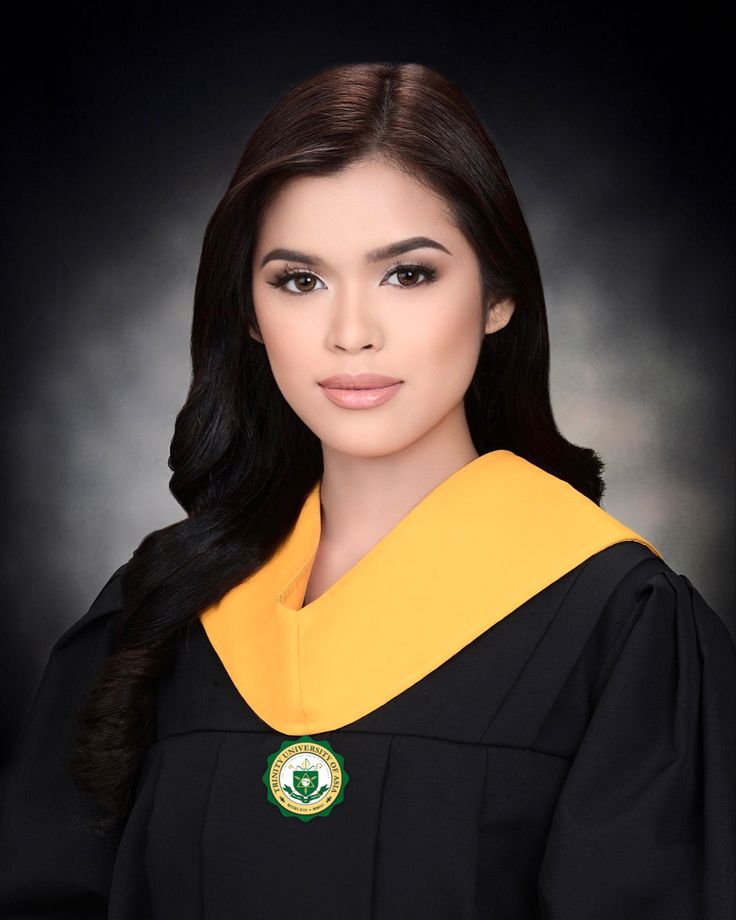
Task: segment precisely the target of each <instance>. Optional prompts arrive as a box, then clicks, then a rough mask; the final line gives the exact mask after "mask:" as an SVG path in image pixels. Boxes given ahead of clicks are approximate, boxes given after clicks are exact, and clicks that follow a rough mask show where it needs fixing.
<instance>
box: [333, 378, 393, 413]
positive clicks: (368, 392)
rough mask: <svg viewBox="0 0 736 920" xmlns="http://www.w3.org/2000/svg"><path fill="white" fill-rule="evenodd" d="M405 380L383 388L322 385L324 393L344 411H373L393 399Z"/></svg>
mask: <svg viewBox="0 0 736 920" xmlns="http://www.w3.org/2000/svg"><path fill="white" fill-rule="evenodd" d="M402 383H403V380H397V381H396V382H395V383H390V384H383V385H381V386H370V387H367V386H355V385H352V386H325V385H324V384H320V387H321V388H322V391H323V393H324V394H325V396H326V397H327V398H328V399H329V400H330V402H332V403H334V404H335V405H336V406H342V407H343V408H344V409H371V408H372V407H373V406H380V405H382V404H383V403H385V402H388V400H389V399H392V398H393V397H394V396H395V394H396V393H397V392H398V390H399V388H400V387H401V384H402Z"/></svg>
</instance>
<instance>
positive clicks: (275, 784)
mask: <svg viewBox="0 0 736 920" xmlns="http://www.w3.org/2000/svg"><path fill="white" fill-rule="evenodd" d="M261 779H262V780H263V782H264V784H265V786H266V789H267V790H268V801H269V802H272V803H273V804H274V805H276V806H277V807H278V809H279V811H280V812H281V814H282V815H284V816H285V817H287V818H299V819H300V820H301V821H311V820H312V818H317V817H320V818H326V817H327V815H329V813H330V812H331V811H332V809H333V807H334V806H335V805H337V804H338V803H340V802H342V800H343V792H344V789H345V786H347V784H348V780H349V779H350V777H349V776H348V774H347V773H346V772H345V766H344V763H343V758H342V756H341V755H340V754H338V753H337V752H336V751H334V750H333V748H332V745H331V744H330V742H329V741H315V740H314V738H310V737H309V735H302V737H301V738H297V739H296V741H288V740H287V741H283V742H282V743H281V747H280V748H279V749H278V751H274V753H273V754H269V755H268V760H267V766H266V770H265V772H264V773H263V774H262V776H261Z"/></svg>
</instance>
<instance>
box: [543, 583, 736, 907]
mask: <svg viewBox="0 0 736 920" xmlns="http://www.w3.org/2000/svg"><path fill="white" fill-rule="evenodd" d="M623 633H624V634H625V635H624V636H622V640H621V642H620V643H617V650H615V651H614V653H613V656H612V657H613V658H614V659H615V660H613V661H611V662H609V663H608V667H607V666H606V665H605V664H604V669H606V667H607V671H608V676H607V677H604V682H603V685H602V690H601V691H600V695H599V696H598V698H597V702H596V703H594V707H593V712H592V715H591V717H590V721H589V723H588V725H587V728H586V732H585V734H584V736H583V740H582V742H581V744H580V746H579V748H578V750H577V752H576V755H575V758H574V760H573V762H572V765H571V768H570V771H569V773H568V775H567V778H566V781H565V784H564V786H563V788H562V792H561V794H560V797H559V799H558V802H557V807H556V810H555V813H554V816H553V820H552V824H551V827H550V833H549V836H548V839H547V843H546V849H545V852H544V858H543V861H542V865H541V869H540V874H539V878H538V896H539V906H540V914H541V916H542V917H543V918H544V920H614V918H615V920H624V918H625V920H634V918H636V920H734V917H736V647H735V646H734V642H733V640H732V638H731V634H730V632H729V631H728V629H727V628H726V626H725V624H724V623H723V621H722V620H721V619H720V617H719V616H718V615H717V614H716V613H715V612H714V611H713V610H712V609H711V608H710V607H709V606H708V604H707V603H706V602H705V600H704V599H703V597H702V596H701V595H700V594H699V593H698V592H697V590H695V588H693V585H692V584H691V583H690V581H689V580H688V579H687V578H686V577H685V576H684V575H678V574H676V573H674V572H673V571H672V570H671V569H669V568H668V569H667V570H666V571H664V572H661V571H660V572H656V573H655V574H654V575H652V576H650V577H649V579H648V580H647V582H646V584H645V585H643V590H642V591H640V592H637V602H636V605H635V609H634V611H633V615H632V616H630V617H629V620H628V622H627V624H626V625H625V626H624V627H623Z"/></svg>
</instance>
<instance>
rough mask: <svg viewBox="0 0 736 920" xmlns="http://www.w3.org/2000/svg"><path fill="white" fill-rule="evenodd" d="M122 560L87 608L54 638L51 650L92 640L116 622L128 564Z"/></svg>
mask: <svg viewBox="0 0 736 920" xmlns="http://www.w3.org/2000/svg"><path fill="white" fill-rule="evenodd" d="M129 561H130V560H128V561H127V562H124V563H123V564H122V565H121V566H118V568H117V569H115V571H114V572H113V573H112V574H111V575H110V576H109V577H108V578H107V580H106V581H105V582H104V584H103V585H102V587H101V588H100V590H99V591H98V593H97V596H96V597H95V598H94V600H93V601H92V603H91V604H90V606H89V609H88V610H87V611H86V613H84V614H83V616H81V617H79V619H77V620H76V621H75V622H74V623H72V625H71V626H70V627H69V628H68V629H67V630H66V631H65V632H64V633H62V635H61V636H60V637H59V638H58V639H57V640H56V642H55V643H54V646H53V648H52V652H59V651H62V650H64V649H66V648H69V647H71V646H77V645H80V644H86V641H85V640H89V641H94V640H95V639H98V638H99V637H100V634H101V633H102V632H105V631H109V630H111V629H112V628H113V626H114V625H115V624H116V622H117V619H118V618H117V617H116V616H115V615H116V614H118V613H119V612H120V611H121V610H122V609H123V603H124V597H123V576H124V574H125V571H126V569H127V567H128V564H129Z"/></svg>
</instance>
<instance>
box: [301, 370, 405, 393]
mask: <svg viewBox="0 0 736 920" xmlns="http://www.w3.org/2000/svg"><path fill="white" fill-rule="evenodd" d="M396 383H402V381H401V380H399V379H398V378H397V377H387V376H386V375H385V374H369V373H364V374H333V375H332V376H331V377H325V378H324V380H320V381H319V385H320V386H322V387H327V388H328V389H335V390H379V389H382V388H383V387H390V386H393V385H394V384H396Z"/></svg>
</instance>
